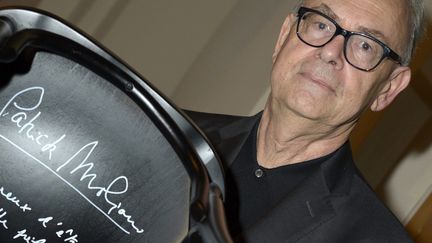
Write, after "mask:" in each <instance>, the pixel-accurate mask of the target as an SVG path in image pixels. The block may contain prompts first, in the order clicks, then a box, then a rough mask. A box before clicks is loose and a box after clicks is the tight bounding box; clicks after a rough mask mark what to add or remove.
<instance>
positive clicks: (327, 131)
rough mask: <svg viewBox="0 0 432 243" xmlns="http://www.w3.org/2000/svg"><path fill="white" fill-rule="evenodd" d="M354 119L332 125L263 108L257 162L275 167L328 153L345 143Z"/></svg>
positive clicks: (267, 166) (268, 105) (264, 165)
mask: <svg viewBox="0 0 432 243" xmlns="http://www.w3.org/2000/svg"><path fill="white" fill-rule="evenodd" d="M354 125H355V122H352V123H348V124H343V125H340V126H331V125H328V124H324V123H322V122H319V121H315V120H310V119H306V118H304V117H299V116H298V115H296V114H294V113H292V112H290V111H287V110H283V111H280V110H278V109H272V107H271V105H270V104H269V103H268V104H267V106H266V108H265V109H264V112H263V115H262V118H261V121H260V125H259V128H258V134H257V159H258V163H259V164H260V165H261V166H263V167H266V168H275V167H279V166H283V165H288V164H295V163H300V162H303V161H307V160H311V159H315V158H319V157H322V156H324V155H327V154H329V153H331V152H333V151H335V150H336V149H338V148H339V147H340V146H342V144H344V143H345V142H346V141H347V140H348V137H349V134H350V132H351V130H352V129H353V127H354Z"/></svg>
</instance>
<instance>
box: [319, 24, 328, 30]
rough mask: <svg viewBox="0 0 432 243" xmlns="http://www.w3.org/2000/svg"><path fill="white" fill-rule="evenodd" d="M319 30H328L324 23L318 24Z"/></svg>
mask: <svg viewBox="0 0 432 243" xmlns="http://www.w3.org/2000/svg"><path fill="white" fill-rule="evenodd" d="M318 29H320V30H326V29H327V25H326V24H324V23H318Z"/></svg>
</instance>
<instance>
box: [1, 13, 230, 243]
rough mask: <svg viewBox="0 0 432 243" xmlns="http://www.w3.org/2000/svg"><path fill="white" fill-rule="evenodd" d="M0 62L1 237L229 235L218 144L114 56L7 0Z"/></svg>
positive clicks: (214, 238) (189, 238)
mask: <svg viewBox="0 0 432 243" xmlns="http://www.w3.org/2000/svg"><path fill="white" fill-rule="evenodd" d="M0 70H1V71H0V149H1V153H0V242H15V240H16V241H17V242H19V240H21V242H23V241H24V242H38V243H39V242H106V243H110V242H116V243H117V242H232V240H231V238H230V236H229V234H228V232H227V228H226V224H225V217H224V211H223V204H222V199H223V196H224V190H225V188H224V180H223V171H222V169H221V166H220V162H219V160H218V157H217V155H216V154H215V153H214V151H213V149H212V147H211V145H210V144H209V143H208V141H207V140H206V138H205V137H204V136H203V135H202V133H201V132H200V131H199V130H198V129H197V128H196V126H195V125H194V124H193V123H192V122H191V121H190V120H189V119H188V118H187V116H186V115H185V114H184V113H183V112H182V111H181V110H179V109H178V108H177V107H176V106H175V105H174V104H173V103H172V102H170V101H169V100H168V99H167V98H165V97H164V96H163V95H162V94H161V93H160V92H158V91H157V90H156V89H155V88H154V87H152V86H151V84H150V83H149V82H148V81H147V80H145V79H144V78H142V77H141V76H139V75H138V74H137V73H136V72H134V71H133V70H132V69H131V68H130V67H128V66H127V65H126V64H125V63H123V62H122V61H121V60H120V59H119V58H117V57H116V56H114V55H113V54H112V53H110V52H109V51H108V50H106V49H104V48H103V47H102V46H101V45H99V44H98V43H97V42H96V41H94V40H92V39H91V38H90V37H88V36H86V35H85V34H83V33H81V32H79V31H77V30H76V29H74V28H73V27H71V26H70V25H68V24H66V23H65V22H64V21H62V20H60V19H59V18H57V17H54V16H52V15H50V14H49V13H46V12H42V11H39V10H37V11H36V10H32V9H18V8H4V9H0Z"/></svg>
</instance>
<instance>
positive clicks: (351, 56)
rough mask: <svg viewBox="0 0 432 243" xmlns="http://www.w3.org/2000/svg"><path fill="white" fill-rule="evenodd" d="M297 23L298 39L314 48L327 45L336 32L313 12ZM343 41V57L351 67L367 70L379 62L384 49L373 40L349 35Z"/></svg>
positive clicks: (335, 28)
mask: <svg viewBox="0 0 432 243" xmlns="http://www.w3.org/2000/svg"><path fill="white" fill-rule="evenodd" d="M299 21H300V22H299V23H298V29H297V33H298V35H299V37H300V39H301V40H302V41H303V42H305V43H306V44H308V45H311V46H314V47H322V46H324V45H325V44H327V43H328V42H329V41H331V40H332V38H333V36H334V35H335V33H336V31H337V27H336V25H335V24H334V23H333V22H332V21H330V20H329V19H328V18H326V17H324V16H322V15H320V14H318V13H315V12H307V13H304V15H303V16H302V17H301V18H300V20H299ZM345 41H346V43H345V47H344V48H345V49H344V52H345V57H346V59H347V61H348V62H349V63H350V64H351V65H353V66H355V67H357V68H360V69H364V70H368V69H371V68H373V67H375V66H376V65H377V64H378V63H379V62H380V61H381V59H382V56H383V53H384V48H383V47H382V46H381V45H380V44H379V43H378V42H376V41H375V40H373V39H370V38H368V37H367V36H364V35H360V34H356V33H351V34H349V35H348V36H347V37H346V40H345Z"/></svg>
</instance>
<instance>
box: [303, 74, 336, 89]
mask: <svg viewBox="0 0 432 243" xmlns="http://www.w3.org/2000/svg"><path fill="white" fill-rule="evenodd" d="M300 75H301V76H302V77H303V78H305V79H307V80H309V81H311V82H313V83H315V84H317V85H319V86H321V87H323V88H324V89H327V90H328V91H330V92H332V93H335V92H336V91H335V89H334V88H333V87H332V86H331V85H329V83H328V82H327V81H325V80H326V79H324V78H321V77H317V76H314V75H313V74H311V73H309V72H300Z"/></svg>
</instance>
